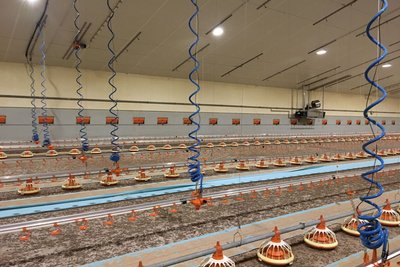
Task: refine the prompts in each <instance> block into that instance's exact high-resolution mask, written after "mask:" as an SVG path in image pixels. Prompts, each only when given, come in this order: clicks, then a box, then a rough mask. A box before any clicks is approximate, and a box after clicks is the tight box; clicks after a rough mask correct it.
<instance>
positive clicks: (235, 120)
mask: <svg viewBox="0 0 400 267" xmlns="http://www.w3.org/2000/svg"><path fill="white" fill-rule="evenodd" d="M232 125H240V119H232Z"/></svg>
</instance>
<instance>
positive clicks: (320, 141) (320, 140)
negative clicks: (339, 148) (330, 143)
mask: <svg viewBox="0 0 400 267" xmlns="http://www.w3.org/2000/svg"><path fill="white" fill-rule="evenodd" d="M317 143H325V141H324V140H323V139H318V140H317Z"/></svg>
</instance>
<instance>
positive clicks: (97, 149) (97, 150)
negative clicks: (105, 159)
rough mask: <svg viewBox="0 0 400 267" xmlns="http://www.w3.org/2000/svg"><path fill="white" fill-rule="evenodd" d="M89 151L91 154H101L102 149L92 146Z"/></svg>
mask: <svg viewBox="0 0 400 267" xmlns="http://www.w3.org/2000/svg"><path fill="white" fill-rule="evenodd" d="M90 153H91V154H101V153H102V151H101V149H100V148H98V147H94V148H93V149H92V150H90Z"/></svg>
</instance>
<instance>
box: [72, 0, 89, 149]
mask: <svg viewBox="0 0 400 267" xmlns="http://www.w3.org/2000/svg"><path fill="white" fill-rule="evenodd" d="M76 1H77V0H74V3H73V6H74V9H75V12H76V16H75V19H74V26H75V29H76V31H77V33H76V36H75V39H76V37H77V36H78V35H79V33H80V28H79V26H78V20H79V16H80V14H79V10H78V8H77V7H76ZM74 48H75V58H76V64H75V70H76V72H77V76H76V79H75V80H76V83H77V85H78V89H77V90H76V93H77V94H78V96H79V99H78V101H77V102H76V103H77V105H78V107H79V111H78V117H79V118H82V117H83V113H84V111H85V108H84V107H83V105H82V101H83V94H82V92H81V91H82V83H81V77H82V72H81V69H80V65H81V63H82V60H81V58H80V56H79V52H80V50H81V49H80V45H79V44H75V47H74ZM79 135H80V138H81V144H82V151H85V152H86V151H88V150H89V140H88V135H87V130H86V124H85V123H84V122H83V121H82V123H81V128H80V130H79Z"/></svg>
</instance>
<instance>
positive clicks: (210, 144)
mask: <svg viewBox="0 0 400 267" xmlns="http://www.w3.org/2000/svg"><path fill="white" fill-rule="evenodd" d="M206 147H207V148H213V147H214V144H213V143H208V144H207V145H206Z"/></svg>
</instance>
